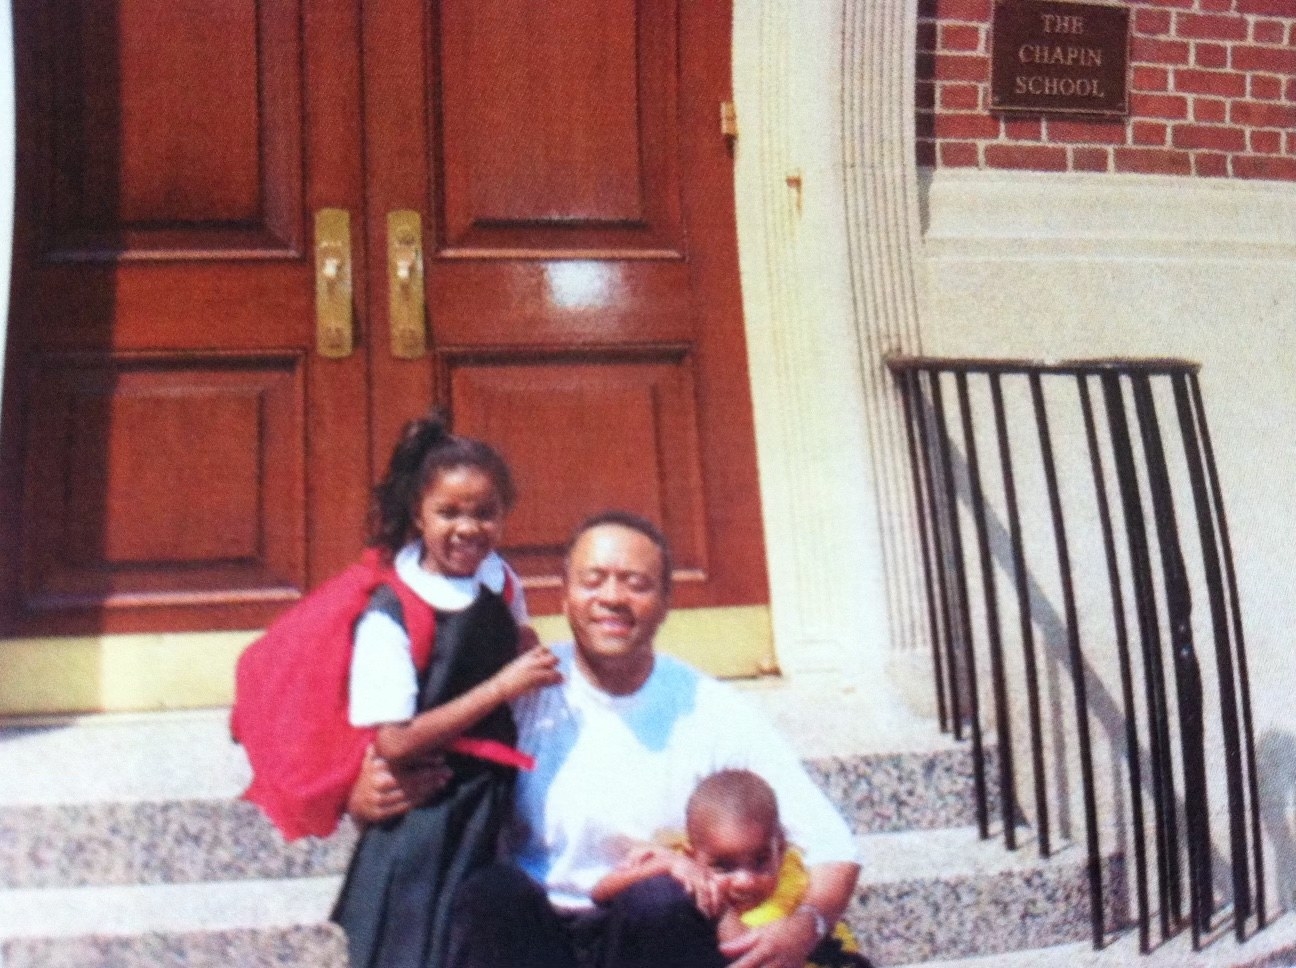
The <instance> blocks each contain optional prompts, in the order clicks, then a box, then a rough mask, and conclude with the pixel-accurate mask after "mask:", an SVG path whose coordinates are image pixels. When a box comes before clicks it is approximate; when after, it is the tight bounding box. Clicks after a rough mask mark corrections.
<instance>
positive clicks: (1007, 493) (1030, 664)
mask: <svg viewBox="0 0 1296 968" xmlns="http://www.w3.org/2000/svg"><path fill="white" fill-rule="evenodd" d="M990 398H991V402H992V403H993V405H994V418H995V434H996V436H997V437H998V439H999V466H1000V471H1001V473H1002V475H1003V482H1004V501H1005V503H1006V504H1007V508H1008V536H1009V538H1010V539H1011V542H1012V555H1013V572H1014V574H1015V575H1016V579H1017V617H1018V621H1019V622H1020V624H1021V636H1022V654H1023V661H1024V664H1025V670H1026V713H1027V718H1028V721H1029V723H1030V741H1031V769H1032V771H1033V772H1034V774H1035V835H1036V838H1037V839H1038V841H1039V851H1040V856H1041V857H1048V856H1050V854H1051V853H1052V850H1051V847H1050V838H1049V809H1048V786H1047V779H1048V778H1047V777H1046V776H1045V772H1044V734H1043V729H1042V727H1041V724H1040V688H1039V670H1038V669H1037V667H1036V664H1035V631H1034V628H1033V623H1032V622H1031V607H1030V588H1029V585H1028V583H1027V577H1026V553H1025V551H1024V549H1023V548H1022V528H1021V512H1020V510H1019V508H1018V505H1017V481H1016V475H1015V474H1014V473H1013V461H1012V445H1011V444H1010V443H1009V440H1008V420H1007V416H1006V414H1005V413H1004V398H1003V386H1002V385H1001V380H1000V376H999V374H998V373H991V374H990Z"/></svg>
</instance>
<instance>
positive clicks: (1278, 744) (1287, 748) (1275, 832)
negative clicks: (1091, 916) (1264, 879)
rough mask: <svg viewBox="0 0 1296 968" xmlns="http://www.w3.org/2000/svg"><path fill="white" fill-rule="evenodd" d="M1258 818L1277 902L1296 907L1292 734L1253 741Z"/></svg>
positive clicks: (1295, 745)
mask: <svg viewBox="0 0 1296 968" xmlns="http://www.w3.org/2000/svg"><path fill="white" fill-rule="evenodd" d="M1256 768H1257V770H1258V771H1259V773H1260V820H1261V823H1262V824H1263V825H1264V829H1265V833H1266V834H1268V837H1269V843H1270V844H1271V845H1272V847H1273V867H1274V871H1275V873H1276V876H1277V879H1278V880H1277V884H1278V903H1279V904H1280V905H1281V907H1282V909H1283V910H1284V911H1290V910H1292V909H1293V908H1296V735H1293V734H1291V733H1286V732H1283V731H1282V730H1270V731H1269V732H1266V733H1263V734H1262V735H1261V736H1260V737H1259V738H1258V739H1257V742H1256Z"/></svg>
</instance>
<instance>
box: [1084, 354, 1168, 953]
mask: <svg viewBox="0 0 1296 968" xmlns="http://www.w3.org/2000/svg"><path fill="white" fill-rule="evenodd" d="M1076 386H1077V387H1078V388H1079V391H1080V408H1081V412H1082V414H1083V416H1084V425H1085V440H1086V442H1087V443H1088V445H1089V463H1090V467H1091V468H1092V470H1093V479H1094V494H1095V496H1096V497H1097V500H1098V520H1099V523H1100V525H1101V527H1102V538H1103V552H1104V554H1105V555H1106V559H1107V581H1108V584H1109V585H1110V587H1111V599H1112V616H1113V619H1114V622H1115V628H1116V654H1117V658H1118V660H1119V663H1120V680H1121V702H1122V703H1123V704H1124V707H1125V717H1124V718H1125V756H1126V759H1127V761H1128V764H1129V781H1130V784H1129V785H1130V809H1131V812H1132V813H1133V820H1134V831H1133V840H1134V889H1135V895H1136V896H1135V903H1136V904H1137V906H1138V927H1139V951H1140V952H1141V953H1143V954H1147V953H1148V952H1149V951H1150V950H1151V949H1152V938H1151V935H1152V925H1151V921H1150V917H1149V910H1148V865H1147V844H1146V842H1145V834H1144V831H1145V829H1146V822H1145V820H1144V816H1143V779H1142V767H1141V765H1140V763H1139V742H1138V718H1137V717H1136V716H1135V707H1134V676H1133V670H1132V669H1131V663H1130V647H1129V630H1128V628H1127V626H1126V624H1125V596H1124V595H1123V594H1121V586H1120V565H1119V562H1118V561H1117V558H1116V538H1115V534H1114V529H1113V527H1112V517H1111V504H1110V502H1109V501H1108V500H1107V483H1106V475H1105V474H1104V472H1103V463H1102V452H1101V451H1100V450H1099V449H1098V431H1097V427H1096V426H1095V423H1094V414H1093V401H1092V400H1091V398H1090V395H1089V381H1088V377H1086V376H1085V375H1084V374H1078V375H1077V376H1076Z"/></svg>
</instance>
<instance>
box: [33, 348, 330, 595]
mask: <svg viewBox="0 0 1296 968" xmlns="http://www.w3.org/2000/svg"><path fill="white" fill-rule="evenodd" d="M300 363H301V361H300V360H299V359H297V358H295V357H280V358H278V359H257V358H246V357H245V358H239V359H222V358H216V359H210V360H208V361H206V362H205V363H204V362H201V361H199V360H196V359H194V358H192V357H185V358H179V359H178V358H174V357H149V358H125V359H123V358H121V357H117V358H113V359H110V360H108V361H105V359H104V358H103V357H101V356H99V355H97V354H95V355H90V356H86V357H83V358H77V357H67V356H57V357H50V358H48V359H44V360H41V361H39V362H38V363H37V366H36V368H35V370H34V373H33V376H32V381H31V394H30V397H29V399H30V401H31V416H30V420H29V424H28V428H29V429H28V434H29V440H28V447H27V467H26V475H25V477H26V479H27V481H28V482H29V487H28V491H27V502H26V507H25V508H24V514H23V517H24V520H25V521H26V524H27V529H28V530H27V535H28V543H29V545H28V546H29V548H30V549H31V551H30V552H29V553H28V555H27V556H26V569H25V575H24V583H23V584H24V591H25V596H24V597H25V600H26V602H27V604H28V608H30V609H32V610H35V611H54V610H59V609H69V608H72V609H75V608H86V607H95V608H104V609H109V610H120V609H138V608H141V607H147V606H150V605H162V604H168V603H170V604H198V603H200V602H203V601H211V602H215V603H220V602H224V601H227V600H228V599H229V598H230V593H229V591H228V589H230V588H243V589H245V590H246V591H245V592H244V593H243V594H242V595H241V596H240V597H241V598H242V600H243V601H244V602H248V603H251V602H253V601H262V602H269V603H274V604H276V605H278V604H280V603H282V602H283V601H284V600H285V598H287V597H291V595H292V593H293V591H294V588H295V584H294V580H295V579H296V573H295V571H294V569H295V568H296V567H298V564H297V562H298V557H299V549H300V547H301V546H302V535H301V533H300V530H301V528H300V525H298V526H296V527H294V522H297V521H299V520H300V515H299V513H298V510H297V509H298V508H300V507H301V505H302V494H303V481H302V474H301V471H302V467H303V464H304V461H303V459H302V452H301V441H302V437H303V434H302V432H301V427H300V425H299V424H300V420H301V401H302V386H301V365H300ZM178 427H183V428H185V433H184V434H177V433H176V432H175V429H176V428H178ZM176 495H183V496H184V500H176V499H175V496H176ZM130 508H141V509H144V513H142V514H131V513H123V511H124V510H125V509H130Z"/></svg>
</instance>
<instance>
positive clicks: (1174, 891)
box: [1102, 373, 1183, 940]
mask: <svg viewBox="0 0 1296 968" xmlns="http://www.w3.org/2000/svg"><path fill="white" fill-rule="evenodd" d="M1102 387H1103V402H1104V404H1105V405H1106V409H1107V422H1108V424H1109V426H1110V429H1111V437H1112V458H1113V460H1114V461H1115V465H1116V480H1117V484H1118V486H1119V489H1120V495H1121V510H1122V515H1123V517H1124V519H1125V534H1126V538H1127V540H1128V542H1129V556H1130V572H1131V574H1132V576H1133V579H1134V603H1135V611H1136V614H1137V615H1138V621H1139V640H1140V643H1141V645H1142V653H1143V689H1144V701H1145V703H1146V705H1147V717H1148V745H1149V747H1150V750H1149V752H1150V754H1151V759H1152V764H1151V766H1152V777H1151V780H1152V809H1153V816H1154V817H1155V820H1156V825H1155V827H1154V830H1155V832H1156V838H1155V839H1156V849H1157V898H1158V901H1159V913H1160V921H1161V938H1162V940H1165V939H1166V938H1169V937H1170V920H1171V916H1172V915H1173V918H1174V922H1175V924H1178V923H1179V922H1180V920H1181V919H1182V915H1181V911H1182V906H1183V900H1182V895H1181V893H1180V888H1179V839H1178V836H1177V835H1176V833H1175V825H1174V816H1173V813H1172V811H1173V810H1174V785H1173V778H1172V777H1171V776H1170V769H1171V764H1170V759H1169V757H1170V737H1169V728H1168V726H1167V723H1166V699H1165V674H1164V671H1163V669H1162V664H1161V630H1160V626H1159V623H1158V621H1157V614H1156V600H1155V596H1154V593H1153V591H1152V577H1151V562H1150V561H1149V552H1148V546H1147V531H1146V525H1145V522H1144V519H1143V508H1142V505H1141V504H1140V498H1139V492H1138V477H1137V472H1136V470H1135V467H1134V450H1133V443H1132V441H1131V439H1130V430H1129V421H1128V420H1127V419H1126V417H1125V400H1124V395H1123V394H1122V392H1121V386H1120V377H1119V376H1118V375H1116V374H1114V373H1104V374H1103V376H1102Z"/></svg>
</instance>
